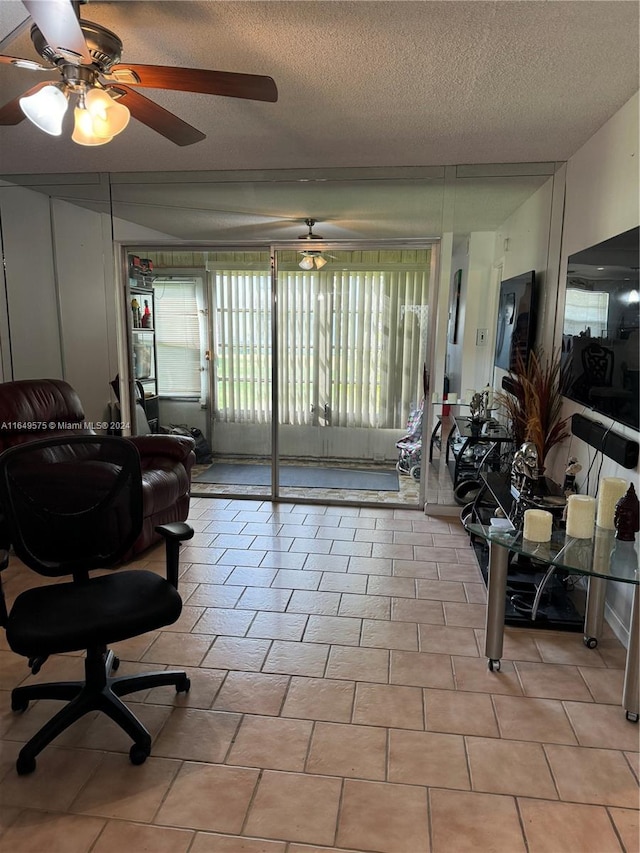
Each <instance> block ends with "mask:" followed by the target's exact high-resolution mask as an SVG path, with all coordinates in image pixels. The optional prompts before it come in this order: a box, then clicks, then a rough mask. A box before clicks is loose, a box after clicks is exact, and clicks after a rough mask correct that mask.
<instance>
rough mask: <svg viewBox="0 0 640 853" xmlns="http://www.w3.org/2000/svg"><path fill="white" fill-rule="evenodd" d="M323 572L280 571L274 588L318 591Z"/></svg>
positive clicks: (274, 582)
mask: <svg viewBox="0 0 640 853" xmlns="http://www.w3.org/2000/svg"><path fill="white" fill-rule="evenodd" d="M321 577H322V574H321V572H313V571H300V570H299V569H279V570H278V574H277V575H276V577H275V580H274V581H273V584H272V586H273V587H274V588H276V587H283V588H285V589H318V586H319V585H320V578H321Z"/></svg>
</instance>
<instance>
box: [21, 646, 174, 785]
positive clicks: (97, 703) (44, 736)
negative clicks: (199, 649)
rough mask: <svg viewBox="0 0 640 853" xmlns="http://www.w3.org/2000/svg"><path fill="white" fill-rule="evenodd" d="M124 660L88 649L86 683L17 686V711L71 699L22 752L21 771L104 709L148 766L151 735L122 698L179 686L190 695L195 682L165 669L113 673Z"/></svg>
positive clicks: (133, 755)
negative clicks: (78, 724) (47, 701)
mask: <svg viewBox="0 0 640 853" xmlns="http://www.w3.org/2000/svg"><path fill="white" fill-rule="evenodd" d="M118 664H119V661H118V659H117V658H116V657H115V656H114V654H113V652H112V651H108V650H107V649H106V648H101V649H88V650H87V657H86V659H85V680H84V681H68V682H51V683H48V684H31V685H28V686H25V687H16V688H14V690H12V692H11V708H12V710H13V711H18V712H22V711H25V710H26V709H27V707H28V705H29V702H30V701H33V700H35V699H66V700H68V704H67V705H65V706H64V708H61V709H60V710H59V711H58V713H57V714H55V715H54V716H53V717H52V718H51V719H50V720H49V721H48V722H47V723H45V725H44V726H43V727H42V728H41V729H40V730H39V731H38V732H37V733H36V734H35V735H34V736H33V737H32V738H31V740H29V741H28V742H27V743H26V744H25V745H24V746H23V748H22V749H21V750H20V754H19V755H18V760H17V761H16V770H17V771H18V774H19V775H21V776H23V775H25V774H27V773H32V772H33V771H34V770H35V768H36V760H35V759H36V755H38V753H40V752H41V751H42V750H43V749H44V748H45V746H47V745H48V744H50V743H51V741H52V740H53V739H54V738H56V737H57V736H58V735H59V734H61V733H62V732H63V731H64V730H65V729H67V728H68V727H69V726H70V725H71V724H72V723H75V721H76V720H79V719H80V717H83V716H84V715H85V714H87V713H89V712H90V711H102V712H103V713H104V714H106V715H107V716H108V717H110V718H111V719H112V720H113V721H114V723H117V724H118V725H119V726H120V728H121V729H123V730H124V731H125V732H126V733H127V734H128V735H129V737H130V738H131V739H132V740H133V746H132V747H131V749H130V751H129V758H130V760H131V762H132V763H133V764H142V763H143V762H144V761H145V759H146V758H147V756H148V755H149V753H150V752H151V735H150V734H149V732H148V731H147V729H146V728H145V727H144V725H143V724H142V723H141V722H140V720H139V719H138V718H137V717H136V716H135V714H133V713H132V712H131V711H130V710H129V708H128V707H127V706H126V705H125V704H124V702H123V701H122V700H121V699H120V696H126V695H127V694H128V693H135V692H136V691H138V690H149V689H150V688H153V687H164V686H166V685H173V686H175V688H176V692H177V693H186V692H188V690H189V688H190V686H191V682H190V681H189V678H188V677H187V674H186V673H185V672H184V671H181V670H164V671H162V672H148V673H142V674H140V675H125V676H120V677H114V676H112V675H111V672H112V671H115V670H116V669H117V668H118Z"/></svg>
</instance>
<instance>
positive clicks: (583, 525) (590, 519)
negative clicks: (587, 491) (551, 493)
mask: <svg viewBox="0 0 640 853" xmlns="http://www.w3.org/2000/svg"><path fill="white" fill-rule="evenodd" d="M595 518H596V499H595V498H592V497H590V496H589V495H569V498H568V500H567V536H571V537H573V538H574V539H591V537H592V536H593V524H594V521H595Z"/></svg>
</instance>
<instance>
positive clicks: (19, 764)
mask: <svg viewBox="0 0 640 853" xmlns="http://www.w3.org/2000/svg"><path fill="white" fill-rule="evenodd" d="M35 769H36V760H35V758H33V757H32V756H31V755H30V756H28V757H27V758H23V757H22V756H21V755H19V756H18V760H17V761H16V771H17V773H18V776H27V775H28V774H29V773H33V771H34V770H35Z"/></svg>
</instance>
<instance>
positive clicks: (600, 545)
mask: <svg viewBox="0 0 640 853" xmlns="http://www.w3.org/2000/svg"><path fill="white" fill-rule="evenodd" d="M465 528H466V530H467V531H468V532H469V533H470V534H472V535H473V536H478V537H480V538H482V539H484V540H486V541H487V542H488V544H489V583H488V589H487V593H488V595H487V616H486V632H485V654H486V656H487V658H488V661H489V669H491V670H494V669H497V670H499V669H500V658H501V657H502V645H503V638H504V617H505V598H506V596H505V593H506V589H507V572H508V563H509V552H513V553H516V554H522V555H523V556H525V557H531V558H533V559H536V560H539V561H541V562H544V563H546V564H548V566H549V570H550V571H552V570H553V568H554V567H555V568H557V569H564V570H565V571H568V572H570V573H571V574H575V575H583V576H584V577H587V578H588V580H589V589H588V593H587V607H586V613H585V628H584V636H585V643H586V645H587V646H589V647H590V648H593V647H594V646H595V644H596V642H594V641H597V638H598V636H599V635H600V633H601V630H602V621H603V615H604V599H605V593H606V585H607V581H617V582H620V583H630V584H633V585H634V587H633V604H632V607H631V625H630V626H629V647H628V649H627V659H626V666H625V675H624V689H623V694H622V706H623V708H624V709H625V711H626V716H627V719H628V720H631V721H632V722H638V716H639V712H640V700H639V678H638V663H639V660H638V643H639V636H638V635H639V632H640V614H639V602H640V594H639V593H638V584H639V583H640V577H639V571H638V554H637V551H636V550H635V549H634V548H633V543H632V542H631V543H630V542H619V541H618V540H617V539H616V538H615V531H613V530H604V529H603V528H600V527H596V528H595V530H594V536H593V538H592V539H573V538H571V537H569V536H567V535H566V533H565V531H564V530H556V531H554V532H553V535H552V538H551V542H544V543H539V542H531V541H529V540H527V539H524V538H523V536H522V531H519V530H496V529H494V528H492V527H490V526H489V525H485V524H475V523H469V524H466V525H465Z"/></svg>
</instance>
